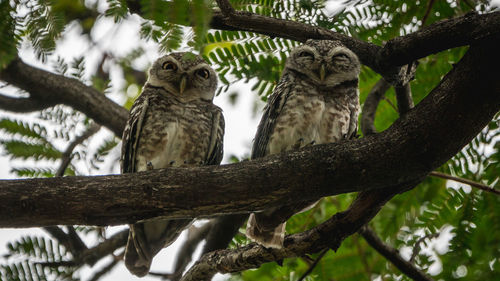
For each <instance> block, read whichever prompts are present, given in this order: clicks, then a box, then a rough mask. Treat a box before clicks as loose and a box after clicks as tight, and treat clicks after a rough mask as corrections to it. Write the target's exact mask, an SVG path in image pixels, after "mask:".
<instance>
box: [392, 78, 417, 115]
mask: <svg viewBox="0 0 500 281" xmlns="http://www.w3.org/2000/svg"><path fill="white" fill-rule="evenodd" d="M394 90H395V92H396V100H397V102H398V112H399V115H403V114H406V112H408V111H409V110H410V109H412V108H413V106H414V104H413V98H412V96H411V87H410V83H407V84H405V85H403V86H401V87H399V86H398V87H394Z"/></svg>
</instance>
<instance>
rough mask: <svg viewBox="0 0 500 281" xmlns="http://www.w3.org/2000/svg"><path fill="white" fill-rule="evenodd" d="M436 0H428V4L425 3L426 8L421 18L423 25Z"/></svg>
mask: <svg viewBox="0 0 500 281" xmlns="http://www.w3.org/2000/svg"><path fill="white" fill-rule="evenodd" d="M435 2H436V0H429V4H427V9H426V10H425V14H424V17H423V18H422V26H424V25H425V22H426V21H427V19H428V18H429V15H430V14H431V11H432V6H434V3H435Z"/></svg>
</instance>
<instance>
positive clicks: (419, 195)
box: [0, 0, 500, 280]
mask: <svg viewBox="0 0 500 281" xmlns="http://www.w3.org/2000/svg"><path fill="white" fill-rule="evenodd" d="M87 2H89V1H87ZM90 2H91V1H90ZM230 2H231V4H232V5H233V7H234V8H235V9H237V10H240V11H248V12H252V13H257V14H260V15H266V16H271V17H275V18H279V19H287V20H294V21H299V22H303V23H307V24H312V25H317V26H321V27H324V28H327V29H332V30H335V31H337V32H341V33H344V34H348V35H350V36H353V37H355V38H358V39H361V40H364V41H369V42H372V43H375V44H378V45H382V44H383V43H384V42H386V41H387V40H389V39H391V38H394V37H396V36H400V35H404V34H408V33H411V32H414V31H416V30H418V29H420V28H422V26H427V25H429V24H431V23H434V22H437V21H440V20H443V19H448V18H451V17H456V16H460V15H463V14H465V13H467V12H470V11H472V10H476V11H479V12H486V11H488V10H490V9H491V7H490V6H489V5H488V1H451V0H449V1H406V0H405V1H393V0H371V1H368V0H352V1H343V2H344V5H345V6H344V8H343V9H342V10H340V11H338V13H337V14H334V15H332V14H330V13H329V12H328V10H327V9H325V6H327V5H328V4H329V2H328V1H316V0H289V1H275V0H231V1H230ZM100 3H102V1H101V2H100ZM430 3H432V4H430ZM106 5H107V8H106V9H105V10H103V9H102V8H99V7H98V6H99V5H98V3H96V4H88V3H86V2H85V1H68V0H37V1H6V0H0V69H3V68H5V67H6V66H7V65H8V63H9V62H10V61H11V60H12V59H14V58H15V57H16V56H17V55H18V52H19V50H20V49H21V48H22V45H29V46H30V47H29V48H31V49H32V51H33V52H34V54H35V55H36V56H37V58H38V59H39V60H40V61H42V62H46V65H51V66H52V67H51V69H52V71H54V72H56V73H59V74H61V75H65V76H68V77H72V78H75V79H78V80H80V81H82V82H84V83H86V84H89V85H90V84H91V85H93V86H94V87H95V88H97V89H98V90H99V91H101V92H102V93H104V94H110V93H111V91H112V90H111V88H112V84H111V83H110V81H111V78H110V69H111V68H113V67H114V68H118V69H119V70H120V71H121V73H122V76H123V77H122V78H123V80H124V83H123V85H121V86H120V87H121V88H120V89H119V91H118V92H119V94H118V95H119V96H120V98H121V101H122V102H123V103H122V104H123V105H124V107H126V108H130V106H131V104H132V103H133V101H134V99H135V98H136V96H137V94H138V93H139V92H140V89H141V87H142V85H143V84H144V82H145V80H146V77H145V75H144V68H141V69H138V67H137V62H139V61H141V60H143V59H144V57H145V54H146V53H147V48H146V47H145V46H144V45H142V44H135V45H134V48H133V50H131V51H128V52H127V53H118V52H117V53H113V52H112V51H109V50H102V49H101V48H102V47H101V46H99V42H95V39H94V38H93V37H92V34H93V31H95V26H98V24H97V23H99V22H100V21H101V20H103V19H104V20H106V19H110V20H112V22H113V24H114V26H120V25H124V24H125V23H126V22H127V21H128V20H130V18H131V17H132V16H131V15H130V14H131V13H130V12H131V11H133V12H135V13H138V14H140V17H139V21H140V29H139V36H140V38H141V40H142V41H144V42H147V43H153V44H155V45H156V46H157V47H158V50H159V51H160V53H165V52H170V51H173V50H179V49H182V50H190V51H195V52H198V53H200V54H201V55H202V56H204V57H205V58H206V60H207V61H209V62H210V63H211V64H212V65H214V67H215V69H216V70H217V72H218V74H219V80H220V82H221V83H220V84H221V86H220V87H219V89H218V92H217V94H227V93H229V92H231V94H230V95H228V96H229V98H231V99H235V97H236V96H237V95H238V94H237V93H234V89H232V88H231V85H232V84H234V83H235V82H237V81H245V82H248V83H249V87H250V88H251V89H252V91H253V92H254V93H255V94H256V97H258V98H260V99H262V100H266V99H267V97H268V95H269V94H270V93H271V92H272V90H273V89H274V86H275V85H276V82H277V81H278V79H279V77H280V74H281V70H282V69H283V67H284V63H285V60H286V57H287V56H288V54H289V52H290V50H291V49H292V48H294V47H295V46H297V45H298V43H297V42H294V41H291V40H287V39H282V38H270V37H268V36H263V35H259V34H256V33H253V32H246V31H225V30H224V31H223V30H210V29H209V28H208V27H209V23H210V20H211V14H212V11H213V9H214V8H215V3H214V2H213V1H205V0H193V1H188V0H171V1H163V0H150V1H146V0H141V1H125V0H108V1H106ZM137 5H139V6H140V8H138V10H136V9H137ZM429 5H431V6H429ZM472 5H474V6H472ZM72 25H77V26H78V27H79V28H80V29H79V30H80V31H81V36H82V37H84V38H86V40H88V42H89V45H90V46H91V47H89V53H90V52H91V51H92V52H94V51H95V52H98V53H99V55H100V61H99V62H98V66H97V68H96V69H90V70H89V69H87V68H86V66H87V65H88V61H87V59H86V57H85V56H77V57H75V58H73V59H67V58H63V57H61V56H56V55H54V53H55V50H56V49H57V47H58V44H59V41H58V40H60V39H62V38H64V37H65V36H66V33H65V31H66V30H67V29H68V28H70V27H71V26H72ZM132 43H134V42H132ZM96 50H97V51H96ZM465 51H466V48H465V47H463V48H456V49H451V50H446V51H443V52H440V53H437V54H434V55H431V56H428V57H426V58H423V59H421V60H420V61H419V67H418V70H417V73H416V79H415V80H414V81H413V82H412V83H411V87H412V92H413V98H414V100H415V102H416V103H418V102H420V101H421V100H422V99H423V98H424V97H425V96H426V95H427V94H428V93H429V92H430V91H431V90H432V89H433V88H434V87H435V86H436V85H438V83H439V82H440V79H441V78H442V77H443V75H445V74H446V73H447V72H448V71H449V70H450V69H451V68H452V65H453V64H454V63H456V62H458V61H459V60H460V58H461V57H462V56H463V54H464V53H465ZM379 79H380V76H379V75H378V74H376V73H375V72H373V71H372V70H371V69H369V68H368V67H363V68H362V73H361V75H360V84H359V88H360V92H361V102H364V100H365V99H366V96H367V94H368V92H369V91H370V90H371V88H372V87H373V86H374V85H375V83H376V82H377V81H378V80H379ZM125 93H126V94H125ZM397 118H398V112H397V108H396V98H395V94H394V91H393V90H392V89H391V90H390V91H388V93H387V94H386V97H385V99H384V100H382V102H381V104H380V106H379V108H378V110H377V115H376V119H375V125H376V127H377V129H378V130H379V131H383V130H385V129H386V128H388V127H389V126H390V125H391V124H392V123H393V122H394V120H396V119H397ZM499 123H500V117H499V116H497V118H496V120H493V121H492V122H491V123H490V124H489V126H488V127H487V128H485V129H484V130H483V132H481V133H480V134H479V135H478V136H477V137H476V139H474V140H473V141H472V142H471V143H470V144H469V145H468V146H467V147H465V148H464V149H463V150H462V151H461V152H460V153H459V154H457V155H456V156H455V157H454V158H453V159H451V160H450V161H449V162H448V163H446V164H445V165H443V167H441V168H440V171H442V172H445V173H449V174H452V175H455V176H459V177H463V178H468V179H472V180H475V181H478V182H482V183H484V184H489V185H492V186H498V182H499V181H500V178H499V174H498V171H499V170H500V129H499ZM89 126H90V124H89V120H88V118H87V117H85V116H84V115H83V114H81V113H79V112H76V111H74V110H72V109H70V108H68V107H65V106H55V107H52V108H49V109H46V110H44V111H42V112H40V113H36V114H30V115H29V116H19V115H15V116H14V115H6V116H4V117H2V118H1V119H0V131H1V133H2V135H1V139H0V145H1V146H2V148H3V150H4V153H5V154H6V155H8V156H9V157H10V158H12V159H14V160H16V162H15V167H13V168H12V172H13V173H14V174H16V175H17V176H19V177H52V176H54V175H55V174H56V171H57V169H58V167H59V165H60V162H61V161H60V160H61V158H62V157H63V154H64V150H65V149H66V147H67V146H68V144H69V143H70V142H71V141H72V140H74V139H75V138H76V137H77V136H78V135H79V134H80V133H81V132H83V131H85V130H86V129H87V128H88V127H89ZM117 145H118V139H117V137H116V136H111V135H110V134H107V135H106V134H99V137H95V138H92V139H89V140H87V141H85V142H84V143H82V144H80V145H78V146H77V147H76V149H75V150H74V151H73V152H71V161H70V165H69V166H68V168H67V169H66V170H65V172H64V174H65V175H84V174H92V173H106V172H107V170H106V168H109V167H111V168H109V169H112V167H116V166H117V165H118V152H117V149H116V147H117ZM24 160H28V161H24ZM237 161H239V160H238V159H237V157H235V156H234V157H232V158H231V162H237ZM450 185H452V184H451V183H450V182H446V181H444V180H442V179H437V178H427V179H426V180H424V181H423V182H422V183H421V184H420V185H419V186H417V187H416V188H415V189H413V190H411V191H409V192H406V193H404V194H401V195H398V196H396V197H395V198H394V199H393V200H391V201H390V202H389V203H387V204H386V206H385V207H384V208H383V209H382V211H381V212H380V213H379V214H378V215H377V216H376V217H375V219H374V220H372V221H371V222H370V226H371V227H373V228H374V229H375V231H376V232H377V234H378V235H379V236H380V237H381V238H382V240H384V241H385V242H386V243H387V244H389V245H391V246H393V247H395V248H397V249H400V250H401V251H402V252H405V251H406V252H408V251H409V252H412V251H413V249H414V248H415V247H416V245H420V246H421V247H422V248H425V250H422V251H416V256H415V258H414V263H415V264H416V265H417V266H418V267H419V268H421V269H423V270H424V271H428V272H430V273H431V274H432V275H435V279H436V280H438V279H442V280H451V279H460V280H493V279H494V278H495V277H496V276H498V275H499V272H500V265H499V263H500V260H498V257H500V250H499V248H498V247H497V245H499V244H500V210H499V208H500V202H499V201H500V197H498V196H495V195H492V194H490V193H486V192H483V191H478V190H475V189H472V190H471V189H470V188H469V187H467V186H463V185H456V184H455V185H453V187H452V188H450ZM354 196H355V195H354V194H346V195H341V196H335V197H329V198H324V199H322V200H321V201H320V202H319V203H318V204H317V205H316V206H315V207H314V208H312V209H311V210H309V211H307V212H304V213H301V214H297V215H295V216H294V217H292V218H291V219H290V220H289V222H288V224H287V231H288V232H289V233H296V232H300V231H303V230H305V229H309V228H311V227H314V226H315V225H317V224H319V223H321V222H323V221H325V220H326V219H328V218H329V217H331V216H332V215H333V214H335V213H336V212H339V211H342V210H345V209H346V208H347V206H348V205H349V204H350V202H352V200H353V198H354ZM448 230H451V236H446V233H448V232H447V231H448ZM97 231H98V230H96V229H95V228H81V227H80V228H77V232H78V233H80V234H82V233H87V232H97ZM426 236H428V237H429V238H427V239H423V238H425V237H426ZM436 236H438V238H437V240H439V241H440V242H439V243H441V244H448V245H449V247H447V249H445V250H440V249H437V248H433V247H434V246H432V245H434V244H433V243H434V242H435V241H436ZM432 237H433V238H432ZM246 243H248V241H247V240H246V238H245V237H244V236H243V235H237V236H236V237H235V238H234V240H233V243H232V245H231V247H237V246H238V245H242V244H246ZM8 248H9V254H8V256H7V257H6V258H5V261H4V262H3V264H2V265H1V266H0V279H1V280H78V276H77V275H78V269H80V267H78V266H77V267H75V266H69V265H65V266H47V263H57V262H63V261H68V260H71V259H72V258H73V257H72V256H71V255H70V254H69V253H68V252H67V250H66V249H64V247H63V246H61V245H59V244H58V243H57V242H56V240H51V239H48V238H43V237H34V236H26V237H22V238H20V239H19V240H18V241H16V242H12V243H10V244H9V246H8ZM445 248H446V247H445ZM316 258H317V254H315V255H311V256H308V257H300V258H296V259H286V260H284V261H283V266H279V265H277V264H276V263H269V264H265V265H263V266H262V267H261V268H259V269H257V270H249V271H245V272H243V273H240V274H237V275H234V276H232V277H231V278H232V279H233V280H298V279H299V277H300V276H301V275H302V274H303V273H304V272H305V271H306V270H307V269H308V268H309V267H310V266H311V264H312V261H313V260H314V259H316ZM437 261H439V262H440V263H442V268H440V269H439V268H438V270H431V269H432V268H433V267H434V266H435V265H436V264H437ZM378 277H380V278H382V279H384V280H409V279H408V277H406V276H404V275H402V274H401V272H399V271H398V269H397V268H395V267H394V266H393V265H391V264H390V263H388V262H387V261H386V260H385V259H384V258H383V257H381V256H380V255H379V254H378V253H377V252H375V251H374V250H373V249H372V248H371V247H370V246H369V245H368V244H367V243H366V242H365V241H364V240H363V238H362V237H361V236H359V235H357V234H355V235H353V236H351V237H349V238H347V239H346V240H345V241H344V242H343V243H342V245H341V247H340V248H339V249H338V250H337V251H336V252H333V251H331V250H330V251H328V252H327V253H326V255H325V256H324V257H323V258H322V259H321V260H320V261H319V263H318V264H317V266H316V267H315V269H314V270H313V271H312V273H311V274H310V275H309V276H308V277H307V279H306V280H332V279H335V280H370V279H372V280H373V279H376V278H378Z"/></svg>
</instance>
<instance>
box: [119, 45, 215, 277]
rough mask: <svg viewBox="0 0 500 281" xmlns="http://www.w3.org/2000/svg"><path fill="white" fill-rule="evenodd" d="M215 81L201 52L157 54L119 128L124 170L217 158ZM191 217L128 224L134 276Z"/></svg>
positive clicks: (193, 163)
mask: <svg viewBox="0 0 500 281" xmlns="http://www.w3.org/2000/svg"><path fill="white" fill-rule="evenodd" d="M174 68H175V69H174ZM205 71H206V72H205ZM207 73H208V74H207ZM205 75H208V77H207V78H205V77H204V76H205ZM181 81H183V82H181ZM181 84H184V85H182V86H181ZM216 85H217V78H216V75H215V72H214V71H213V70H212V69H211V68H210V67H209V66H208V65H207V64H206V62H205V61H204V60H203V59H202V58H201V57H199V56H196V55H193V54H190V53H172V54H170V55H167V56H164V57H161V58H159V59H158V60H157V61H156V62H155V63H154V64H153V66H152V67H151V69H150V71H149V79H148V82H147V83H146V85H145V86H144V88H143V91H142V93H141V95H140V96H139V98H137V100H136V101H135V102H134V105H133V106H132V108H131V110H130V117H129V120H128V123H127V126H126V127H125V130H124V133H123V145H122V155H121V156H122V157H121V163H122V173H132V172H140V171H145V170H149V169H159V168H167V167H172V166H175V167H179V166H197V165H215V164H219V163H220V161H221V160H222V140H223V134H224V118H223V116H222V111H221V109H220V108H219V107H217V106H216V105H214V104H213V103H212V99H213V96H214V93H215V89H216ZM190 223H191V220H161V219H160V220H152V221H147V222H141V223H136V224H133V225H131V226H130V229H131V231H130V236H129V241H128V243H127V248H126V252H125V265H126V266H127V268H128V269H129V270H130V271H131V272H132V273H133V274H135V275H137V276H144V275H146V274H147V273H148V272H149V268H150V266H151V261H152V259H153V257H154V256H155V255H156V254H157V253H158V252H159V251H160V250H161V249H162V248H163V247H165V246H168V245H169V244H170V243H172V242H173V241H174V240H175V239H176V237H177V236H178V235H179V234H180V232H181V231H182V230H183V229H184V228H185V227H187V226H188V225H189V224H190Z"/></svg>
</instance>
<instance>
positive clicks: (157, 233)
mask: <svg viewBox="0 0 500 281" xmlns="http://www.w3.org/2000/svg"><path fill="white" fill-rule="evenodd" d="M191 221H192V220H154V221H148V222H144V223H136V224H132V225H130V233H129V236H128V241H127V247H126V250H125V266H126V267H127V269H128V270H129V271H130V272H131V273H132V274H134V275H136V276H139V277H143V276H145V275H146V274H148V272H149V269H150V267H151V262H152V261H153V258H154V256H155V255H156V254H158V252H160V250H161V249H163V248H164V247H167V246H168V245H170V244H172V242H174V241H175V239H176V238H177V236H179V234H180V233H181V232H182V230H184V228H186V227H188V226H189V224H190V223H191Z"/></svg>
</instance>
